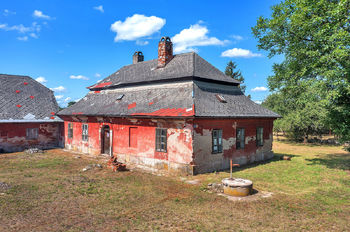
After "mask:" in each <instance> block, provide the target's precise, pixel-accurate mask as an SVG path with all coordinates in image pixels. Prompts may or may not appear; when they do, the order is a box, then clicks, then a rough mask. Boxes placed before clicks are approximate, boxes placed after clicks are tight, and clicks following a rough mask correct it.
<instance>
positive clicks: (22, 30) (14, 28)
mask: <svg viewBox="0 0 350 232" xmlns="http://www.w3.org/2000/svg"><path fill="white" fill-rule="evenodd" d="M0 29H2V30H5V31H17V32H18V33H22V34H24V33H27V32H39V31H40V30H41V26H40V25H38V24H37V23H36V22H34V23H32V25H31V26H29V27H26V26H24V25H23V24H19V25H13V26H9V25H8V24H6V23H5V24H0Z"/></svg>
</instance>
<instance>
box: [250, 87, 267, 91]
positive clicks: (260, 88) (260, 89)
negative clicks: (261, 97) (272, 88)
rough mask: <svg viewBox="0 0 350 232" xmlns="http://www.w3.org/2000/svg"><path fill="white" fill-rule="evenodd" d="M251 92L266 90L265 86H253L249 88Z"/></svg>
mask: <svg viewBox="0 0 350 232" xmlns="http://www.w3.org/2000/svg"><path fill="white" fill-rule="evenodd" d="M251 91H252V92H263V91H267V88H266V87H264V86H261V87H255V88H253V89H251Z"/></svg>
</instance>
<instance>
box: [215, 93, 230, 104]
mask: <svg viewBox="0 0 350 232" xmlns="http://www.w3.org/2000/svg"><path fill="white" fill-rule="evenodd" d="M215 96H216V98H217V99H218V100H219V101H220V102H222V103H226V102H227V101H226V99H225V98H224V96H222V95H220V94H216V95H215Z"/></svg>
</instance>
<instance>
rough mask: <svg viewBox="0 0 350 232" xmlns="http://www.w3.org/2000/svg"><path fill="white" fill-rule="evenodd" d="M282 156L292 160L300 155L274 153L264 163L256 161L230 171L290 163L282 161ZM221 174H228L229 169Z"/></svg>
mask: <svg viewBox="0 0 350 232" xmlns="http://www.w3.org/2000/svg"><path fill="white" fill-rule="evenodd" d="M283 156H289V157H291V159H293V158H294V157H299V156H300V155H290V154H288V155H287V154H282V153H274V156H273V158H272V159H269V160H264V161H257V162H254V163H250V164H246V165H242V166H240V167H234V168H233V169H232V172H236V171H241V170H245V169H250V168H255V167H256V166H259V165H263V164H269V163H273V162H290V161H289V160H283V159H282V157H283ZM222 172H227V173H229V172H230V169H225V170H222Z"/></svg>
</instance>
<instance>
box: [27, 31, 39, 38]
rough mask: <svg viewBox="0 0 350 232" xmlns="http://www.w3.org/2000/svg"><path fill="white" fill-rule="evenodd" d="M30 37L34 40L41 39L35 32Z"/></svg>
mask: <svg viewBox="0 0 350 232" xmlns="http://www.w3.org/2000/svg"><path fill="white" fill-rule="evenodd" d="M29 36H30V37H32V38H34V39H37V38H39V36H38V35H37V34H35V33H33V32H32V33H30V34H29Z"/></svg>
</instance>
